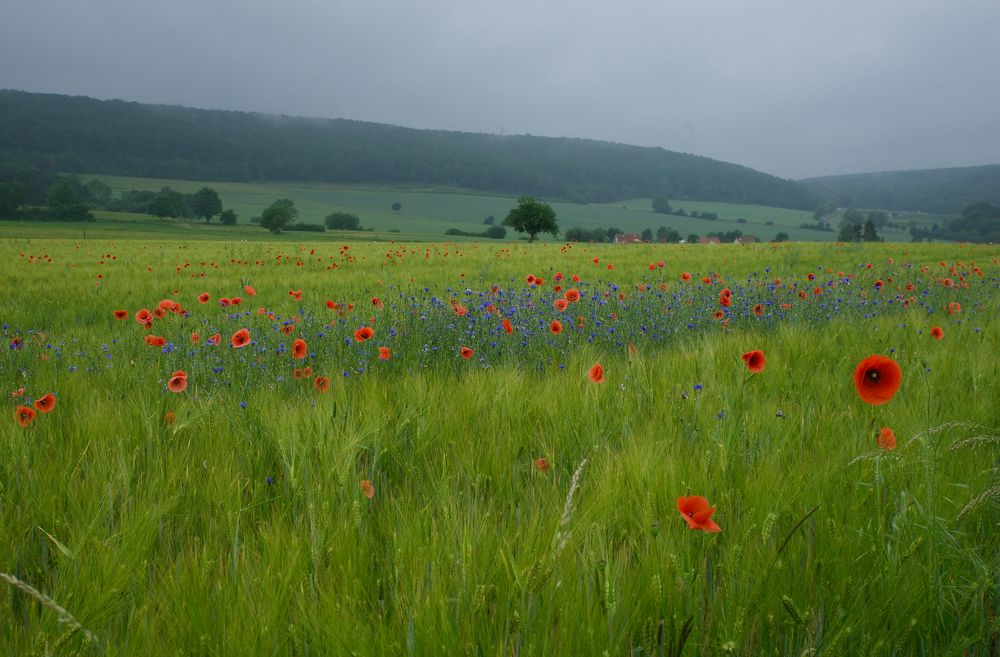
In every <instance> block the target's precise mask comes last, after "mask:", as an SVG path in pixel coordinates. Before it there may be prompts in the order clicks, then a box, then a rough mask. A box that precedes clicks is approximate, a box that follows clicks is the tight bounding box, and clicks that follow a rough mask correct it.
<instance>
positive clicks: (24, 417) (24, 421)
mask: <svg viewBox="0 0 1000 657" xmlns="http://www.w3.org/2000/svg"><path fill="white" fill-rule="evenodd" d="M14 419H15V420H17V423H18V424H20V425H21V426H22V427H26V426H28V425H29V424H31V421H32V420H34V419H35V411H34V410H33V409H31V408H28V407H27V406H18V407H17V408H15V409H14Z"/></svg>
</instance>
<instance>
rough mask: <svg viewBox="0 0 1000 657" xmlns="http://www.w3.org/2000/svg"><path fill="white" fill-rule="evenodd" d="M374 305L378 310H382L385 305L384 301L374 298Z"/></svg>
mask: <svg viewBox="0 0 1000 657" xmlns="http://www.w3.org/2000/svg"><path fill="white" fill-rule="evenodd" d="M372 305H373V306H374V307H376V308H381V307H383V305H384V304H383V303H382V300H381V299H379V298H378V297H372Z"/></svg>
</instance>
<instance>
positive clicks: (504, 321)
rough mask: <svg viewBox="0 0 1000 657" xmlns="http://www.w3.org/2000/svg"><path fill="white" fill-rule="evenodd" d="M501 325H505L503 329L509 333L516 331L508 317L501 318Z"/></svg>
mask: <svg viewBox="0 0 1000 657" xmlns="http://www.w3.org/2000/svg"><path fill="white" fill-rule="evenodd" d="M500 325H501V326H503V330H504V331H506V332H507V335H510V334H512V333H513V332H514V327H513V326H511V324H510V320H509V319H507V318H506V317H505V318H503V319H501V320H500Z"/></svg>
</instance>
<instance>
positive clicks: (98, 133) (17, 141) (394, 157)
mask: <svg viewBox="0 0 1000 657" xmlns="http://www.w3.org/2000/svg"><path fill="white" fill-rule="evenodd" d="M0 155H6V156H13V157H16V158H18V159H21V160H23V161H25V162H28V163H29V164H31V165H34V166H36V167H38V168H40V169H42V170H46V171H77V172H82V173H99V174H107V175H111V174H114V175H128V176H145V177H153V178H173V179H183V180H213V181H233V182H237V181H242V182H248V181H257V180H286V181H301V182H333V183H346V184H352V185H356V184H377V185H419V186H424V187H426V186H446V187H461V188H466V189H474V190H479V191H487V192H494V193H501V194H506V195H514V196H518V195H522V194H532V195H536V196H542V197H545V198H550V199H564V200H567V201H573V202H581V203H582V202H588V203H592V202H609V201H620V200H622V199H628V198H638V197H653V196H664V197H667V198H670V199H679V200H689V199H697V200H706V201H723V202H734V203H751V204H760V205H769V206H777V207H787V208H801V209H812V208H814V207H816V206H817V204H818V201H817V198H816V197H815V196H814V194H813V193H812V192H810V191H809V190H807V189H806V188H804V187H803V186H801V185H799V184H797V183H795V182H792V181H789V180H783V179H780V178H776V177H774V176H770V175H767V174H764V173H760V172H758V171H754V170H752V169H749V168H747V167H742V166H738V165H735V164H728V163H725V162H719V161H716V160H712V159H709V158H705V157H699V156H696V155H689V154H683V153H675V152H672V151H667V150H664V149H661V148H642V147H638V146H627V145H623V144H614V143H609V142H600V141H593V140H586V139H567V138H547V137H534V136H531V135H512V136H497V135H487V134H473V133H460V132H446V131H439V130H414V129H409V128H401V127H396V126H388V125H380V124H375V123H365V122H361V121H348V120H344V119H306V118H297V117H287V116H280V117H279V116H270V115H262V114H251V113H246V112H228V111H214V110H197V109H188V108H183V107H175V106H161V105H143V104H139V103H133V102H125V101H120V100H111V101H104V100H95V99H91V98H85V97H70V96H60V95H53V94H33V93H26V92H20V91H0Z"/></svg>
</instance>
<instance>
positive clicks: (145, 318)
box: [135, 308, 153, 328]
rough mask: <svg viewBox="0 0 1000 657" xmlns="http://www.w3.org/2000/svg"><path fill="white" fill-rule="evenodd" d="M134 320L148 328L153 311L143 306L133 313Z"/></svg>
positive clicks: (151, 320)
mask: <svg viewBox="0 0 1000 657" xmlns="http://www.w3.org/2000/svg"><path fill="white" fill-rule="evenodd" d="M135 321H137V322H139V323H140V324H142V325H143V326H145V327H146V328H149V327H150V326H152V325H153V313H151V312H149V311H148V310H146V309H145V308H143V309H142V310H140V311H139V312H137V313H136V314H135Z"/></svg>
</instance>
